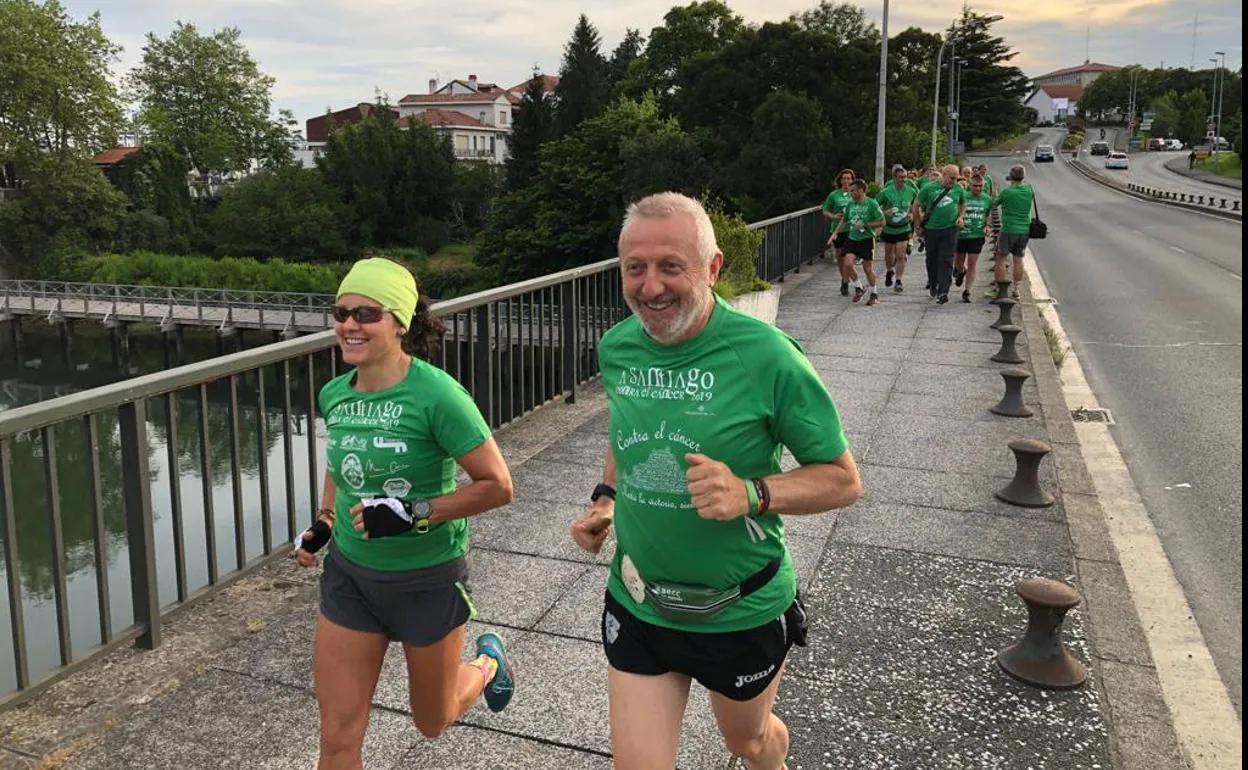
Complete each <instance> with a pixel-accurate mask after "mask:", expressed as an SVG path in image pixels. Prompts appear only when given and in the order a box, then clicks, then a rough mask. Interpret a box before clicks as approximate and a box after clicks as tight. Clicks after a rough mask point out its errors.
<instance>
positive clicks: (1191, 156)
mask: <svg viewBox="0 0 1248 770" xmlns="http://www.w3.org/2000/svg"><path fill="white" fill-rule="evenodd" d="M1187 167H1188V169H1193V168H1196V151H1195V150H1192V151H1191V152H1189V153H1188V154H1187Z"/></svg>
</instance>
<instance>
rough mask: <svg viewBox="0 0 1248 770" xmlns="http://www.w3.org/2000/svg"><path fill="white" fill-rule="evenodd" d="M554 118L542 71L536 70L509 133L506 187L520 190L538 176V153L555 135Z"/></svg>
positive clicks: (526, 88)
mask: <svg viewBox="0 0 1248 770" xmlns="http://www.w3.org/2000/svg"><path fill="white" fill-rule="evenodd" d="M554 135H555V118H554V108H553V107H552V106H551V101H550V99H548V98H547V97H546V91H545V86H544V84H543V82H542V74H541V73H540V72H539V71H537V70H536V69H534V70H533V77H531V78H530V79H529V83H528V85H527V86H526V87H525V89H524V96H522V97H521V98H520V108H519V109H518V110H517V111H516V119H515V122H514V123H512V126H511V133H510V134H508V135H507V166H506V169H507V172H506V173H507V189H508V190H518V189H520V188H521V187H524V186H525V185H527V184H529V183H530V182H531V181H532V180H533V178H534V177H535V176H537V152H538V149H539V148H541V146H542V145H543V144H545V143H546V142H548V141H550V140H551V139H553V138H554Z"/></svg>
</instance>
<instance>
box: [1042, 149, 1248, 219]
mask: <svg viewBox="0 0 1248 770" xmlns="http://www.w3.org/2000/svg"><path fill="white" fill-rule="evenodd" d="M1067 164H1068V165H1069V166H1070V167H1071V168H1073V169H1074V170H1075V171H1076V172H1078V173H1079V174H1082V175H1083V176H1085V177H1087V178H1088V179H1091V180H1092V181H1093V182H1096V183H1097V184H1100V185H1102V186H1104V187H1109V188H1110V189H1113V190H1117V191H1119V192H1121V193H1123V194H1126V195H1130V196H1132V197H1134V198H1138V199H1140V200H1146V201H1152V202H1154V203H1159V204H1162V205H1165V206H1171V207H1173V208H1179V209H1184V210H1187V211H1199V212H1203V213H1206V214H1211V215H1213V216H1216V217H1221V218H1223V219H1228V220H1231V221H1233V222H1242V221H1243V216H1244V214H1243V210H1242V208H1241V205H1240V202H1239V201H1236V200H1229V199H1227V198H1220V199H1219V198H1217V197H1216V196H1204V195H1196V194H1192V193H1175V192H1167V191H1163V190H1157V189H1155V188H1151V187H1146V186H1144V185H1139V184H1136V183H1134V182H1122V181H1119V180H1116V179H1110V178H1107V177H1106V176H1104V175H1103V174H1098V173H1097V172H1096V171H1095V170H1094V169H1092V168H1091V167H1089V166H1088V165H1086V164H1085V163H1083V162H1082V161H1078V160H1068V161H1067ZM1206 200H1207V201H1208V203H1206ZM1198 201H1199V202H1198ZM1219 201H1220V202H1221V203H1220V205H1219ZM1228 201H1229V203H1230V204H1231V205H1230V207H1229V208H1228V207H1227V206H1226V204H1227V203H1228Z"/></svg>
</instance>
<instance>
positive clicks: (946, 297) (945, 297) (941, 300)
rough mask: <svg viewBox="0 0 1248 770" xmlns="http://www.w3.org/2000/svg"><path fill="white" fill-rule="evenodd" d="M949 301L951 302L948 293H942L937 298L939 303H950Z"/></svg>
mask: <svg viewBox="0 0 1248 770" xmlns="http://www.w3.org/2000/svg"><path fill="white" fill-rule="evenodd" d="M948 302H949V295H948V294H941V295H940V296H939V297H937V298H936V304H937V305H945V304H948Z"/></svg>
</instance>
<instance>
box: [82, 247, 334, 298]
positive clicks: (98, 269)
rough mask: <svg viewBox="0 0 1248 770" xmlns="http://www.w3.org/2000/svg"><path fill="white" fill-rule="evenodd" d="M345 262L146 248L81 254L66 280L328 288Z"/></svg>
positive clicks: (320, 291)
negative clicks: (164, 251) (191, 253)
mask: <svg viewBox="0 0 1248 770" xmlns="http://www.w3.org/2000/svg"><path fill="white" fill-rule="evenodd" d="M349 267H350V265H348V264H345V263H343V264H307V263H293V262H286V261H284V260H281V259H271V260H267V261H265V262H259V261H257V260H254V259H246V258H236V257H224V258H221V259H214V258H212V257H195V256H183V255H180V254H161V253H157V252H152V251H135V252H131V253H129V254H100V255H98V256H90V257H84V258H82V259H81V260H80V261H79V262H78V265H77V266H76V268H75V269H74V270H72V271H71V274H70V275H69V276H68V277H69V278H70V279H71V280H77V281H90V282H92V283H118V284H127V285H138V286H179V287H185V288H210V289H240V290H250V291H289V292H306V293H311V294H331V293H333V292H334V290H335V289H336V288H337V287H338V284H339V283H340V282H341V281H342V277H343V276H344V275H346V272H347V270H348V268H349Z"/></svg>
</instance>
